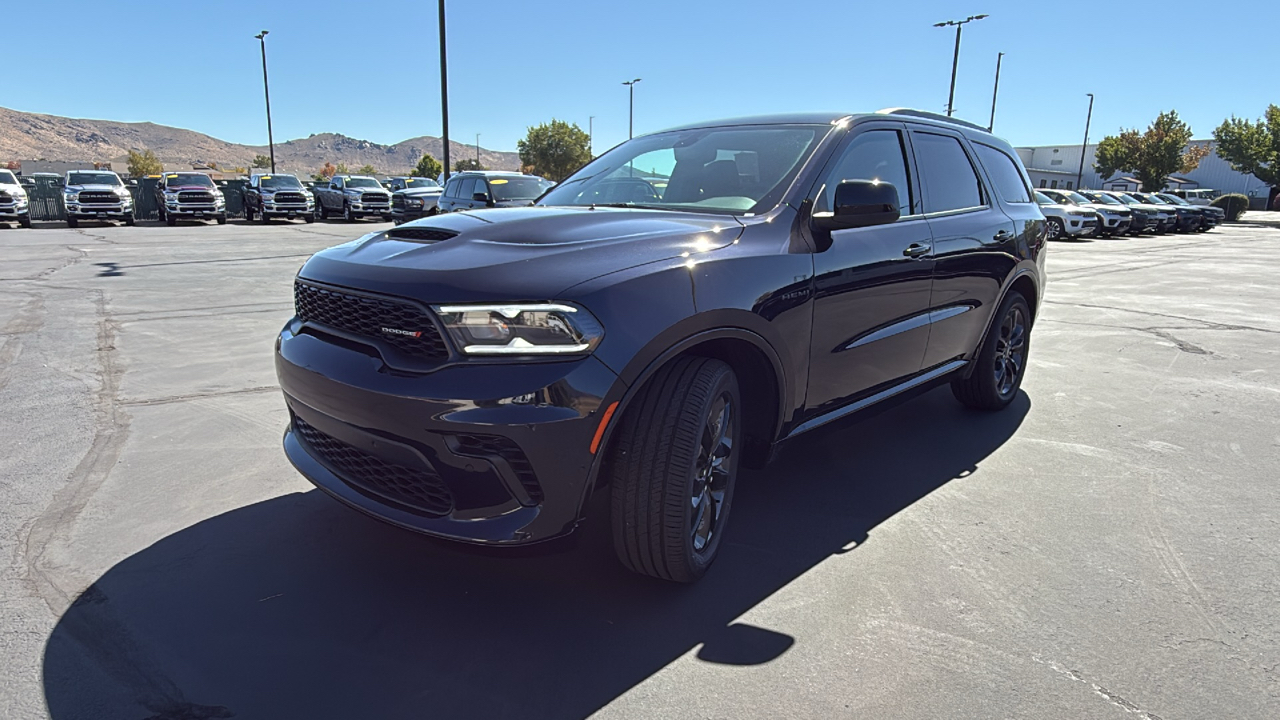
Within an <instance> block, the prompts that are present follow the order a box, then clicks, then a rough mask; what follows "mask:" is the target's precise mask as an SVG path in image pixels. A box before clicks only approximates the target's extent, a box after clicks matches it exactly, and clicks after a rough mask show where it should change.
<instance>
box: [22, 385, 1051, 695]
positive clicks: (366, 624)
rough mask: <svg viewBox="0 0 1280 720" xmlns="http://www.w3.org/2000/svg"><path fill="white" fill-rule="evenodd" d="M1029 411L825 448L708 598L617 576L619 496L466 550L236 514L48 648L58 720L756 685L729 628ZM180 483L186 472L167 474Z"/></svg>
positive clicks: (922, 420) (303, 496)
mask: <svg viewBox="0 0 1280 720" xmlns="http://www.w3.org/2000/svg"><path fill="white" fill-rule="evenodd" d="M1030 407H1031V402H1030V399H1029V398H1028V397H1027V396H1026V395H1025V394H1020V395H1019V396H1018V398H1017V399H1016V400H1015V402H1014V404H1013V405H1012V406H1011V407H1010V408H1009V409H1008V410H1007V411H1005V412H1002V413H995V414H988V413H979V412H974V411H970V410H966V409H964V408H962V407H961V406H960V405H959V404H958V403H956V402H955V401H954V400H953V399H952V398H951V396H950V392H949V391H948V390H947V389H945V388H943V389H939V390H935V391H933V392H931V393H928V394H926V395H924V396H922V397H920V398H918V399H916V400H913V401H911V402H909V403H906V404H905V405H902V406H899V407H897V408H893V409H891V410H888V411H886V412H884V413H883V414H881V415H879V416H877V417H876V418H874V419H872V420H870V421H867V422H863V423H860V424H854V425H844V426H841V427H837V428H829V429H828V428H824V429H822V430H819V431H814V432H813V433H810V434H809V435H806V436H804V437H802V438H800V439H797V440H796V441H794V442H793V443H791V444H790V445H788V446H786V447H784V448H783V449H782V451H781V452H780V454H779V457H778V458H777V459H776V460H775V461H774V463H773V464H771V465H770V466H769V467H768V468H767V469H765V470H763V471H756V472H746V473H743V475H742V476H741V477H740V478H739V489H738V493H737V496H736V499H735V503H734V509H733V512H734V517H733V521H732V523H731V526H730V528H729V529H728V531H727V532H728V535H726V537H725V543H726V544H725V546H724V547H722V554H721V557H720V559H719V560H718V561H717V563H716V566H715V567H713V568H712V570H711V571H710V573H709V574H708V575H707V576H706V577H705V578H704V579H703V580H702V581H701V582H700V583H698V584H696V585H693V586H679V585H673V584H668V583H664V582H660V581H656V580H651V579H648V578H644V577H640V576H637V575H633V574H630V573H628V572H627V571H625V570H623V569H622V568H621V566H620V565H619V564H618V563H617V561H616V560H615V559H614V557H613V550H612V548H611V545H610V533H609V528H608V513H607V510H608V507H607V504H606V503H607V493H598V494H597V498H596V500H595V501H594V502H593V507H592V515H591V516H590V521H589V522H588V523H587V524H585V525H584V526H583V527H582V528H581V529H580V530H579V532H578V533H577V534H576V540H575V541H573V542H564V543H560V544H558V545H554V544H553V545H551V546H550V547H548V548H545V549H541V550H538V551H534V550H532V549H527V550H522V551H518V552H499V551H495V550H473V549H467V548H463V547H459V546H456V545H453V544H449V543H444V542H440V541H435V540H431V539H428V538H424V537H421V536H418V535H415V534H412V533H409V532H407V531H402V530H399V529H396V528H392V527H389V526H386V525H383V524H381V523H379V522H377V521H374V520H371V519H369V518H367V517H365V516H363V515H360V514H359V513H356V512H353V511H351V510H349V509H348V508H346V507H344V506H342V505H340V504H339V503H338V502H336V501H334V500H332V499H330V498H329V497H328V496H326V495H324V494H323V493H321V492H320V491H318V490H314V491H311V492H303V493H295V494H292V495H286V496H281V497H277V498H273V499H271V500H266V501H263V502H259V503H256V504H253V505H249V506H246V507H242V508H239V509H236V510H233V511H230V512H227V513H225V514H222V515H219V516H216V517H212V518H210V519H208V520H205V521H203V522H201V523H198V524H196V525H194V526H191V527H188V528H186V529H184V530H181V531H179V532H177V533H174V534H173V535H170V536H169V537H166V538H164V539H163V540H160V541H159V542H157V543H155V544H154V545H152V546H151V547H148V548H146V549H144V550H141V551H139V552H137V553H135V554H134V555H132V556H131V557H129V558H127V559H125V560H124V561H122V562H120V563H119V564H117V565H116V566H115V567H113V568H111V569H110V570H109V571H108V572H106V573H105V574H104V575H103V576H102V577H101V578H99V579H98V580H97V582H95V583H94V584H93V585H92V587H90V588H89V589H88V590H87V591H86V592H85V593H83V594H82V595H81V596H80V597H79V599H77V600H76V601H75V603H74V604H73V605H72V606H71V607H70V608H69V609H68V610H67V612H66V613H65V614H64V615H63V617H62V618H61V619H60V620H59V622H58V624H57V626H56V628H55V629H54V631H53V633H52V635H51V637H50V638H49V640H48V643H47V645H46V648H45V657H44V674H43V677H44V683H45V696H46V701H47V704H48V709H49V712H50V715H51V716H52V717H53V718H54V720H70V719H71V718H85V717H93V718H95V719H96V720H103V719H106V718H117V717H119V718H130V719H132V720H141V719H142V718H148V719H149V720H161V719H164V720H170V719H172V720H176V719H178V718H184V719H197V718H221V717H232V716H234V717H237V718H308V720H315V719H317V718H380V719H386V718H410V717H413V718H418V717H440V718H500V717H511V718H541V717H556V718H577V717H585V716H587V715H590V714H591V713H592V712H594V711H596V710H598V709H600V708H601V707H603V706H604V705H606V704H608V703H609V702H610V701H612V700H613V699H615V698H617V697H619V696H620V695H621V694H623V693H625V692H626V691H627V690H628V689H630V688H632V687H634V686H636V685H637V684H639V683H641V682H642V681H644V680H645V679H646V678H648V677H649V676H651V675H653V674H654V673H655V672H657V671H659V670H661V669H662V668H663V667H664V666H666V665H668V664H669V663H671V662H672V661H674V660H675V659H677V658H678V657H680V656H682V655H684V654H686V653H688V652H689V651H691V650H693V649H694V648H699V646H701V647H700V648H699V649H698V653H697V656H698V658H699V659H700V660H702V661H704V662H714V663H721V664H728V665H754V664H760V663H764V662H768V661H769V660H772V659H774V658H776V657H778V656H779V655H781V654H782V653H785V652H786V651H787V650H788V649H789V648H790V647H791V646H792V645H793V643H794V642H795V639H794V638H792V637H790V636H788V635H785V634H782V633H778V632H775V631H773V630H769V629H768V628H759V627H754V626H752V625H749V624H746V623H742V622H736V620H737V618H738V617H739V616H741V615H742V614H743V613H744V612H746V611H747V610H748V609H750V608H751V607H753V606H754V605H756V604H757V603H759V602H761V601H762V600H765V599H766V598H768V597H769V596H770V595H772V594H773V593H775V592H777V591H778V590H779V589H781V588H783V587H785V586H786V585H787V584H788V583H790V582H791V581H793V580H795V579H796V578H797V577H799V576H800V575H802V574H803V573H805V572H806V571H808V570H810V569H811V568H813V567H814V566H815V565H817V564H819V563H821V562H822V561H823V560H826V559H827V558H829V557H831V556H833V555H837V554H841V553H845V552H856V548H857V546H859V545H861V544H863V543H865V542H874V541H875V538H874V535H873V534H872V533H873V530H874V528H875V527H876V526H877V525H878V524H880V523H881V522H883V521H884V520H886V519H887V518H889V517H891V516H893V515H894V514H896V513H898V512H900V511H902V510H903V509H904V508H907V507H909V506H911V505H912V504H913V503H914V502H915V501H917V500H918V499H920V498H922V497H924V496H925V495H927V494H929V493H930V492H932V491H933V490H935V489H937V488H939V487H941V486H942V485H944V484H946V483H948V482H950V481H951V480H953V479H955V478H961V477H966V476H967V475H969V474H971V473H972V472H974V471H975V470H976V468H977V467H978V465H979V464H980V463H981V462H982V461H983V460H984V459H985V458H986V457H987V456H988V455H990V454H991V453H992V452H993V451H994V450H996V449H997V448H998V447H1000V446H1001V445H1002V444H1003V443H1005V442H1006V441H1007V440H1008V439H1009V438H1010V437H1011V436H1012V435H1013V434H1014V432H1015V431H1016V430H1017V428H1018V427H1019V425H1020V424H1021V423H1022V421H1023V419H1024V418H1025V417H1026V415H1027V413H1028V412H1029V410H1030ZM175 470H177V469H175Z"/></svg>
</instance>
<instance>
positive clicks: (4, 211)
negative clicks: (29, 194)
mask: <svg viewBox="0 0 1280 720" xmlns="http://www.w3.org/2000/svg"><path fill="white" fill-rule="evenodd" d="M30 212H31V206H30V205H18V204H16V203H15V204H12V205H0V218H15V219H16V218H20V217H23V216H25V215H27V214H28V213H30Z"/></svg>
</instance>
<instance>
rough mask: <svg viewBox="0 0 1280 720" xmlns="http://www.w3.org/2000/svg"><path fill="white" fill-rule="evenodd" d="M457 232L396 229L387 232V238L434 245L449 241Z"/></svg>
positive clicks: (413, 228) (410, 228)
mask: <svg viewBox="0 0 1280 720" xmlns="http://www.w3.org/2000/svg"><path fill="white" fill-rule="evenodd" d="M457 234H458V233H456V232H451V231H449V230H440V229H438V228H429V227H396V228H391V229H390V230H388V231H387V237H389V238H395V239H396V240H413V241H415V242H425V243H433V242H440V241H441V240H448V239H449V238H451V237H453V236H454V235H457Z"/></svg>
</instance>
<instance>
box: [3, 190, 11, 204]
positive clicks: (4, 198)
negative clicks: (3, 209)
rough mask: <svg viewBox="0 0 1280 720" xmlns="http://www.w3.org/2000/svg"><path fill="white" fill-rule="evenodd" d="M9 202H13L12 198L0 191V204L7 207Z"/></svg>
mask: <svg viewBox="0 0 1280 720" xmlns="http://www.w3.org/2000/svg"><path fill="white" fill-rule="evenodd" d="M11 202H13V196H12V195H10V194H9V193H7V192H5V191H3V190H0V203H4V204H6V205H7V204H9V203H11Z"/></svg>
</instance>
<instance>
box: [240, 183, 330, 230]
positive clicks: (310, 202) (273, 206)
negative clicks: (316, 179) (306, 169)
mask: <svg viewBox="0 0 1280 720" xmlns="http://www.w3.org/2000/svg"><path fill="white" fill-rule="evenodd" d="M243 195H244V218H245V220H248V221H249V222H253V221H254V219H255V218H256V219H257V220H258V221H259V222H261V223H262V224H263V225H266V224H267V223H269V222H271V218H273V217H278V218H287V219H289V220H292V219H294V218H302V219H303V220H305V221H306V222H314V221H315V219H316V218H315V196H314V195H312V194H311V191H310V190H308V189H307V188H306V187H304V186H303V184H302V182H301V181H299V180H298V178H297V176H295V175H284V174H267V173H263V174H256V173H255V174H253V175H250V176H249V184H248V185H246V186H245V188H244V191H243Z"/></svg>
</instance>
